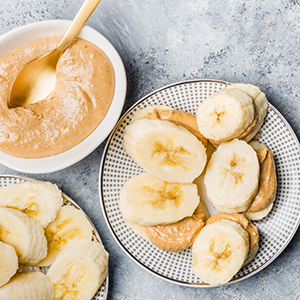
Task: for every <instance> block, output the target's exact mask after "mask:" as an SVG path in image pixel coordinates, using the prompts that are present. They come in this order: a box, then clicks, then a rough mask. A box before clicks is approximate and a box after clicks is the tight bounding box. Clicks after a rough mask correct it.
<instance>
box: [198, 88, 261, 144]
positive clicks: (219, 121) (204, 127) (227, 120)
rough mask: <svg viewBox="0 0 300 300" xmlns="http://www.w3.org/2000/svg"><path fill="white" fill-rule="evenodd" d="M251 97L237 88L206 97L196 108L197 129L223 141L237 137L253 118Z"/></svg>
mask: <svg viewBox="0 0 300 300" xmlns="http://www.w3.org/2000/svg"><path fill="white" fill-rule="evenodd" d="M254 115H255V111H254V104H253V100H252V98H251V97H250V96H249V95H248V94H246V93H245V92H243V91H242V90H239V89H233V90H222V91H219V92H216V93H214V94H212V95H211V96H210V97H208V98H207V99H206V100H205V101H204V102H203V103H202V104H201V105H200V106H199V107H198V110H197V124H198V128H199V131H200V132H201V133H202V134H203V135H204V136H205V137H206V138H208V139H210V140H214V141H218V142H224V141H229V140H231V139H234V138H237V137H238V136H239V135H241V134H242V133H243V132H244V131H245V130H246V129H247V127H248V126H249V125H250V124H251V123H252V122H253V120H254Z"/></svg>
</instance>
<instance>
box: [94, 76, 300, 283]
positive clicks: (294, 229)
mask: <svg viewBox="0 0 300 300" xmlns="http://www.w3.org/2000/svg"><path fill="white" fill-rule="evenodd" d="M195 82H213V83H220V84H225V85H228V84H232V83H231V82H227V81H223V80H214V79H193V80H184V81H179V82H176V83H173V84H169V85H166V86H163V87H161V88H159V89H157V90H154V91H153V92H150V93H149V94H147V95H145V96H144V97H142V98H141V99H140V100H138V101H137V102H136V103H134V104H133V105H132V106H131V107H129V108H128V110H127V111H126V112H125V113H124V114H123V116H122V117H121V118H120V120H119V121H118V122H117V124H116V125H115V127H114V128H113V130H112V132H111V134H110V135H109V137H108V139H107V141H106V143H105V147H104V150H103V154H102V158H101V162H100V168H99V180H98V181H99V182H98V187H99V198H100V206H101V210H102V213H103V215H104V219H105V223H106V225H107V227H108V228H109V231H110V233H111V234H112V236H113V238H114V240H115V241H116V242H117V244H118V245H119V247H120V248H121V249H122V250H123V252H125V253H126V255H127V256H128V257H130V259H132V260H133V261H134V262H135V263H136V264H137V265H139V266H141V267H142V268H143V269H145V270H146V271H148V272H150V273H151V274H153V275H155V276H157V277H159V278H162V279H164V280H166V281H167V282H171V283H175V284H177V285H180V286H186V287H194V288H214V287H215V286H211V285H209V284H204V283H192V282H189V283H187V282H183V281H180V280H177V279H173V278H169V277H167V276H165V275H162V274H159V273H158V272H156V271H154V270H152V269H151V268H149V267H148V266H146V265H145V264H144V263H142V262H141V261H139V260H138V259H137V258H135V257H134V256H133V254H131V252H130V251H129V250H128V249H127V248H126V247H125V246H124V245H123V244H122V243H121V241H120V240H119V238H118V237H117V235H116V233H115V231H114V230H113V226H112V225H111V223H110V221H109V218H108V216H107V213H106V210H105V205H104V197H103V188H102V181H103V166H104V162H105V158H106V155H107V151H108V148H109V146H110V144H111V142H112V139H113V137H114V135H115V134H116V132H117V130H118V129H119V127H120V125H121V124H122V123H123V122H124V120H125V119H126V117H127V116H128V115H129V114H130V113H131V112H132V110H134V109H135V107H136V106H138V105H139V104H141V103H142V102H143V101H145V100H146V99H148V98H149V97H151V96H152V95H154V94H156V93H158V92H160V91H162V90H165V89H168V88H171V87H174V86H178V85H182V84H190V83H195ZM268 107H269V108H270V109H271V110H273V111H274V112H275V114H276V115H277V116H278V117H279V118H280V119H281V120H282V121H283V123H284V124H285V126H286V127H287V129H288V131H289V132H290V134H291V136H292V138H293V141H294V142H296V146H297V149H298V152H299V154H300V142H299V140H298V138H297V136H296V134H295V132H294V130H293V129H292V127H291V125H290V124H289V123H288V122H287V120H286V119H285V118H284V116H283V115H282V114H281V113H280V112H279V111H278V110H277V109H276V108H275V107H274V106H273V105H272V104H271V103H270V102H268ZM299 225H300V213H299V214H298V217H297V221H296V222H295V224H294V226H293V229H292V231H291V233H290V234H289V236H288V238H287V239H286V241H285V242H284V244H283V245H282V246H281V247H280V249H279V250H278V251H277V252H276V253H275V254H274V255H273V256H272V257H271V258H270V259H268V260H267V261H266V262H265V263H264V264H262V265H261V266H259V267H258V268H257V269H255V270H254V271H252V272H251V273H248V274H246V275H243V276H241V277H239V278H236V279H232V280H231V281H229V282H228V283H227V284H225V286H226V285H230V284H233V283H237V282H240V281H242V280H245V279H247V278H250V277H252V276H253V275H255V274H257V273H258V272H260V271H262V270H263V269H264V268H266V267H267V266H268V265H269V264H271V263H272V262H273V261H274V260H275V259H276V258H277V257H278V256H279V255H280V254H281V253H282V252H283V251H284V249H285V248H286V247H287V246H288V244H289V243H290V242H291V240H292V238H293V237H294V235H295V233H296V232H297V229H298V227H299ZM245 277H246V278H245ZM216 287H218V286H216Z"/></svg>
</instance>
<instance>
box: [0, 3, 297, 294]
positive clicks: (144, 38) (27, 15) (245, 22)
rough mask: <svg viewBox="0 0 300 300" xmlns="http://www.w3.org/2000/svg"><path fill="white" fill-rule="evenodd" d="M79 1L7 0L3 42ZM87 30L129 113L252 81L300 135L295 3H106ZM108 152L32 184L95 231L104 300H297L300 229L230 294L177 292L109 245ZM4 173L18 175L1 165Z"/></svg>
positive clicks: (68, 15)
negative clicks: (52, 192)
mask: <svg viewBox="0 0 300 300" xmlns="http://www.w3.org/2000/svg"><path fill="white" fill-rule="evenodd" d="M82 2H83V0H72V1H70V0H1V1H0V34H4V33H5V32H7V31H9V30H11V29H13V28H16V27H18V26H21V25H24V24H28V23H32V22H36V21H40V20H48V19H72V18H73V17H74V16H75V14H76V12H77V10H78V9H79V7H80V6H81V4H82ZM87 24H88V25H90V26H92V27H93V28H95V29H96V30H98V31H99V32H100V33H102V34H103V35H104V36H105V37H106V38H107V39H108V40H109V41H110V42H111V43H112V44H113V45H114V46H115V48H116V49H117V51H118V52H119V54H120V56H121V58H122V60H123V62H124V65H125V68H126V73H127V78H128V93H127V98H126V103H125V107H124V111H125V110H126V109H128V108H129V107H130V106H131V105H132V104H133V103H135V102H136V101H137V100H139V99H140V98H141V97H143V96H145V95H146V94H148V93H149V92H151V91H153V90H155V89H157V88H160V87H163V86H165V85H167V84H171V83H174V82H178V81H182V80H188V79H196V78H198V79H204V78H207V79H219V80H224V81H229V82H248V83H252V84H255V85H258V86H260V88H261V89H262V90H263V91H264V92H265V93H266V94H267V97H268V99H269V101H270V102H271V103H272V104H273V105H274V106H275V107H276V108H277V109H278V110H279V111H280V112H281V113H282V114H283V115H284V117H285V118H286V119H287V120H288V122H289V123H290V125H291V126H292V127H293V129H294V131H295V132H296V134H297V136H298V137H299V136H300V123H299V115H300V102H299V96H300V84H299V83H300V82H299V81H300V80H299V79H300V66H299V65H300V57H299V48H300V1H299V0H252V1H250V0H245V1H238V0H228V1H221V0H215V1H209V0H160V1H158V0H123V1H118V0H102V2H101V3H100V5H99V6H98V8H97V9H96V10H95V12H94V14H93V15H92V17H91V18H90V20H89V21H88V22H87ZM103 148H104V143H103V144H102V145H101V146H99V147H98V149H96V150H95V151H94V152H93V153H92V154H90V155H89V156H88V157H86V158H85V159H84V160H82V161H81V162H79V163H77V164H75V165H74V166H72V167H69V168H67V169H65V170H62V171H59V172H55V173H52V174H47V175H31V177H34V178H36V179H42V180H50V181H52V182H54V183H57V184H58V186H59V187H60V188H61V189H62V190H63V191H64V192H65V193H66V194H67V195H69V196H70V197H71V198H73V199H74V200H75V201H76V202H77V203H78V204H79V205H81V207H82V208H83V209H84V210H85V212H86V213H87V214H88V216H89V217H90V218H91V220H92V221H93V222H94V224H95V225H96V227H97V229H98V231H99V233H100V235H101V237H102V239H103V243H104V245H105V247H106V249H107V250H108V251H109V253H110V286H109V295H108V299H114V300H125V299H130V300H139V299H142V300H148V299H155V300H158V299H168V300H172V299H176V300H177V299H191V300H193V299H205V300H209V299H214V300H216V299H230V300H234V299H278V300H279V299H300V271H299V270H300V268H299V265H300V263H299V261H300V259H299V257H300V250H299V249H298V247H299V248H300V241H299V238H300V233H299V231H298V232H297V233H296V235H295V237H294V238H293V240H292V241H291V242H290V244H289V245H288V247H287V248H286V249H285V251H284V252H283V253H282V254H281V255H280V256H279V257H278V258H277V259H276V260H275V261H274V262H273V263H272V264H271V265H269V266H268V267H267V268H265V269H264V270H262V271H261V272H259V273H258V274H256V275H255V276H252V277H251V278H249V279H247V280H244V281H242V282H240V283H237V284H233V285H229V286H226V287H218V288H213V289H195V288H187V287H181V286H178V285H174V284H171V283H169V282H165V281H164V280H162V279H160V278H157V277H155V276H153V275H151V274H149V273H147V272H146V271H145V270H144V269H142V268H141V267H140V266H138V265H136V264H135V263H134V262H133V261H131V260H130V259H129V258H128V257H127V256H126V255H125V254H124V253H123V252H122V251H121V249H120V248H119V246H118V245H117V244H116V242H115V241H114V239H113V238H112V236H111V234H110V232H109V231H108V228H107V226H106V224H105V221H104V219H103V215H102V212H101V209H100V204H99V196H98V174H99V164H100V160H101V155H102V152H103ZM0 173H1V174H20V173H18V172H15V171H13V170H10V169H8V168H6V167H4V166H1V165H0ZM20 175H25V176H26V175H28V174H20ZM298 200H299V201H300V199H298Z"/></svg>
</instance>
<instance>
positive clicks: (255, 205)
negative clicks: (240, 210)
mask: <svg viewBox="0 0 300 300" xmlns="http://www.w3.org/2000/svg"><path fill="white" fill-rule="evenodd" d="M256 153H257V157H258V160H259V163H260V177H259V188H258V192H257V194H256V196H255V198H254V200H253V202H252V204H251V206H250V207H249V208H248V210H247V211H248V212H257V211H260V210H262V209H264V208H266V207H267V206H268V205H270V204H271V203H272V201H273V200H274V198H275V196H276V188H277V179H276V170H275V163H274V159H273V153H272V151H270V150H268V149H267V148H264V149H262V150H256Z"/></svg>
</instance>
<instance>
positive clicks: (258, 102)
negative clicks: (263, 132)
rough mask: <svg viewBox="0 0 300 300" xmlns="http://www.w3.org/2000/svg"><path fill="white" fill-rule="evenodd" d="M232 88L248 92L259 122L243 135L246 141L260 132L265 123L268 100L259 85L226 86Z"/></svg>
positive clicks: (239, 84)
mask: <svg viewBox="0 0 300 300" xmlns="http://www.w3.org/2000/svg"><path fill="white" fill-rule="evenodd" d="M231 89H239V90H242V91H243V92H245V93H246V94H248V95H249V96H250V97H251V98H252V100H253V104H254V110H255V115H256V117H257V122H256V124H255V126H253V127H252V128H250V129H251V130H248V132H246V134H245V135H244V136H243V137H242V139H243V140H244V141H246V142H248V141H250V140H251V139H253V138H254V137H255V136H256V134H257V133H258V132H259V130H260V128H261V127H262V125H263V122H264V119H265V117H266V115H267V111H268V100H267V98H266V95H265V94H264V93H263V92H262V91H261V90H260V89H259V87H257V86H255V85H253V84H249V83H247V84H246V83H234V84H231V85H229V86H228V87H227V88H226V90H231Z"/></svg>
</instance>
